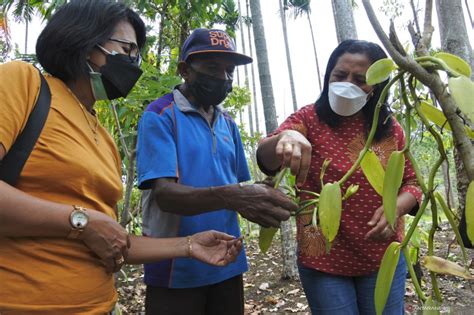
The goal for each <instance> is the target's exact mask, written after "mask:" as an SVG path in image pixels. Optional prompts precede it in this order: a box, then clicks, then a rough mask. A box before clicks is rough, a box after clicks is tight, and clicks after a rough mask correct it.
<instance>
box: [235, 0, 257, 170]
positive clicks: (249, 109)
mask: <svg viewBox="0 0 474 315" xmlns="http://www.w3.org/2000/svg"><path fill="white" fill-rule="evenodd" d="M238 5H239V14H240V19H239V24H240V38H241V41H242V52H243V53H244V55H246V54H247V53H246V49H245V37H244V28H243V23H242V8H241V6H240V0H238ZM243 67H244V75H245V87H246V88H247V89H250V88H249V72H248V69H247V65H244V66H243ZM248 114H249V127H250V136H251V137H253V136H254V130H253V113H252V102H250V104H249V106H248ZM252 155H253V152H252ZM254 166H255V165H254Z"/></svg>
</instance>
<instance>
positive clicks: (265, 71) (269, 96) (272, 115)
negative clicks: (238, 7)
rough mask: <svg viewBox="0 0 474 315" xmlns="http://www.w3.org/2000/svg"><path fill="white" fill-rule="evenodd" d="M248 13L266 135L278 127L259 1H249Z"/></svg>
mask: <svg viewBox="0 0 474 315" xmlns="http://www.w3.org/2000/svg"><path fill="white" fill-rule="evenodd" d="M250 12H251V15H252V28H253V37H254V43H255V51H256V54H257V60H258V72H259V78H260V89H261V92H262V103H263V113H264V116H265V128H266V132H267V134H268V133H271V132H272V131H273V130H275V129H276V128H277V127H278V122H277V118H276V109H275V99H274V98H273V87H272V78H271V76H270V65H269V64H268V53H267V42H266V40H265V33H264V27H263V18H262V11H261V9H260V0H250Z"/></svg>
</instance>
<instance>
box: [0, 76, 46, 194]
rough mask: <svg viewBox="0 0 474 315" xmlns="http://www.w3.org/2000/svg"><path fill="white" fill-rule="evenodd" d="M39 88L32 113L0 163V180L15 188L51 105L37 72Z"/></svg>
mask: <svg viewBox="0 0 474 315" xmlns="http://www.w3.org/2000/svg"><path fill="white" fill-rule="evenodd" d="M38 72H39V75H40V78H41V88H40V92H39V95H38V99H37V100H36V104H35V106H34V108H33V111H32V112H31V113H30V116H29V117H28V121H27V123H26V126H25V128H24V129H23V131H22V132H21V133H20V134H19V135H18V137H17V138H16V140H15V143H13V145H12V147H11V148H10V150H9V151H8V153H7V154H6V155H5V156H4V158H3V160H2V161H0V180H3V181H4V182H6V183H8V184H10V185H12V186H15V185H16V183H17V180H18V177H19V176H20V173H21V171H22V169H23V167H24V166H25V163H26V160H28V157H29V156H30V153H31V151H33V147H34V146H35V144H36V141H37V140H38V138H39V136H40V134H41V130H43V126H44V124H45V122H46V118H47V117H48V113H49V108H50V105H51V91H50V90H49V86H48V83H47V82H46V80H45V78H44V76H43V75H42V74H41V72H40V71H39V70H38Z"/></svg>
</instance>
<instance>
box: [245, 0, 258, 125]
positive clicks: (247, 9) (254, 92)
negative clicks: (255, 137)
mask: <svg viewBox="0 0 474 315" xmlns="http://www.w3.org/2000/svg"><path fill="white" fill-rule="evenodd" d="M245 2H246V3H245V6H246V14H247V17H249V16H250V13H249V0H246V1H245ZM246 26H247V36H248V43H249V50H250V57H252V58H253V44H252V35H251V32H250V24H248V23H246ZM250 69H251V73H252V94H253V103H254V105H253V108H254V110H255V131H256V132H258V133H260V122H259V119H258V101H257V87H256V84H255V63H253V62H252V63H251V64H250Z"/></svg>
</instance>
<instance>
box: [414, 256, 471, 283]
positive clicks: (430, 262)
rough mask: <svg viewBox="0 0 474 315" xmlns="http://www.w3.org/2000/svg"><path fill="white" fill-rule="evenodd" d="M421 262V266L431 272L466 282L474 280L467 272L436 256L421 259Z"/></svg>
mask: <svg viewBox="0 0 474 315" xmlns="http://www.w3.org/2000/svg"><path fill="white" fill-rule="evenodd" d="M422 262H423V266H425V268H426V269H428V270H430V271H432V272H436V273H442V274H447V275H452V276H457V277H461V278H464V279H466V280H474V277H473V276H472V275H471V274H470V273H469V271H467V270H466V269H464V268H463V267H461V266H459V265H458V264H456V263H454V262H452V261H449V260H446V259H443V258H440V257H436V256H426V257H424V258H423V260H422Z"/></svg>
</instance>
